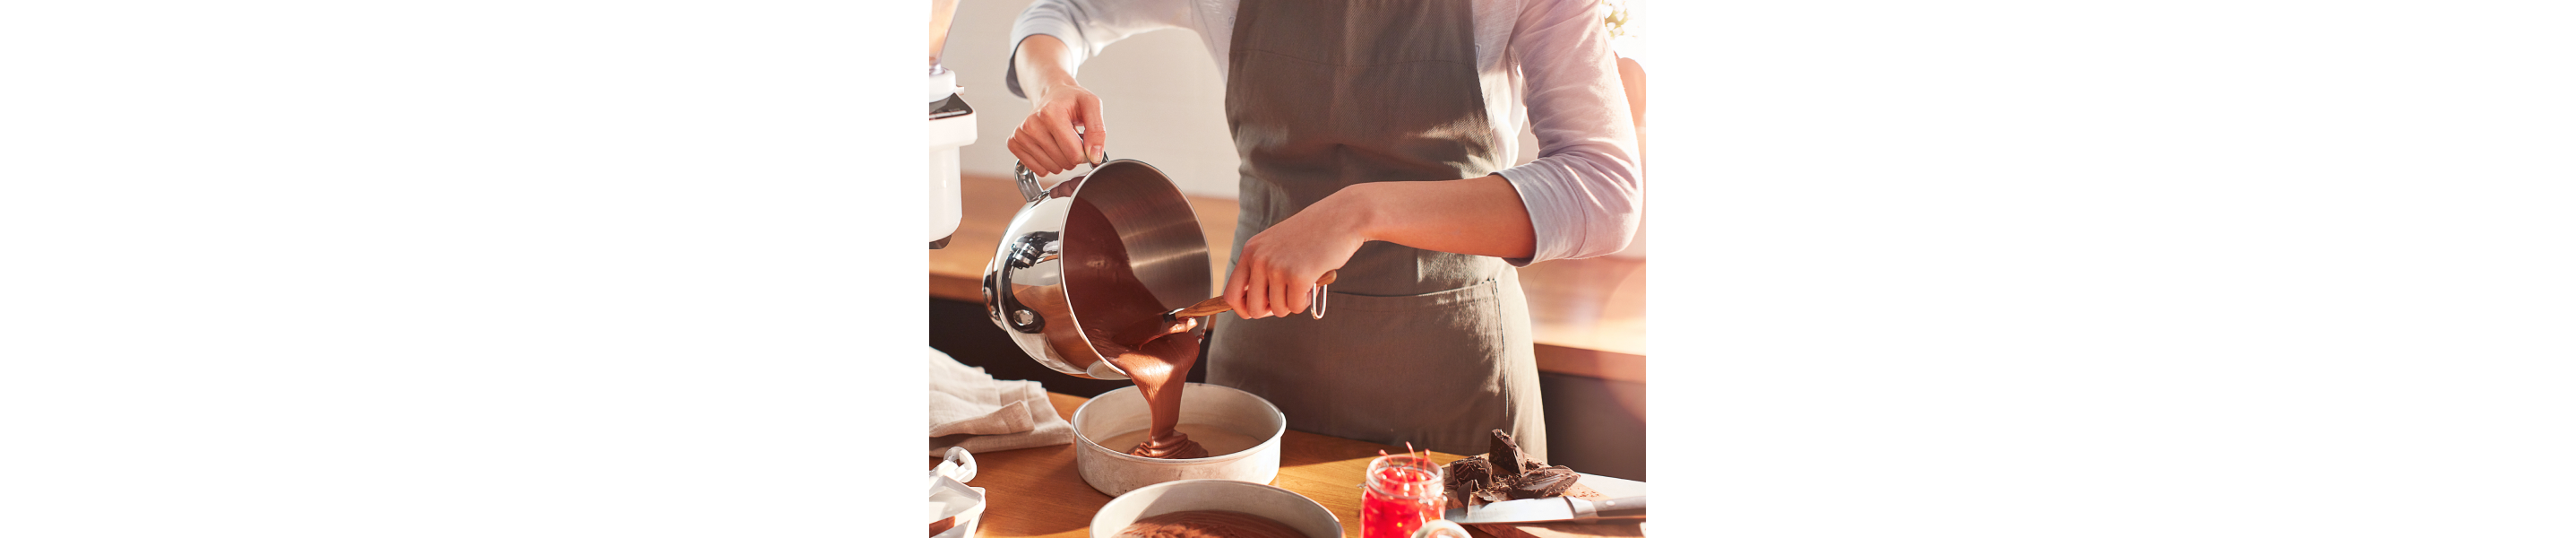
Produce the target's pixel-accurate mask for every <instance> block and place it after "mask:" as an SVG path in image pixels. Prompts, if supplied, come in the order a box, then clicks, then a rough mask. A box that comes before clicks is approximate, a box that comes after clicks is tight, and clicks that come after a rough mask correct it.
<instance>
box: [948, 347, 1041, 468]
mask: <svg viewBox="0 0 2576 538" xmlns="http://www.w3.org/2000/svg"><path fill="white" fill-rule="evenodd" d="M1024 384H1035V382H1028V381H1000V380H996V379H993V376H992V375H989V374H985V373H984V369H982V368H970V367H967V366H966V365H965V364H960V363H958V362H957V359H954V358H950V357H949V356H948V354H946V353H940V352H939V350H937V349H932V350H930V436H931V437H939V436H942V435H956V434H961V433H965V434H975V435H996V434H1005V433H1019V432H1024V431H1029V430H1033V429H1037V423H1036V422H1035V421H1032V420H1030V419H1029V410H1028V409H1026V407H1028V402H1027V401H1026V400H1027V398H1026V397H1025V396H1023V395H1022V392H1023V391H1022V390H1021V385H1024ZM1040 393H1041V394H1043V393H1044V391H1040ZM1038 403H1039V404H1041V405H1043V404H1045V403H1046V402H1045V401H1044V400H1040V401H1039V402H1038ZM968 450H973V449H972V448H969V449H968Z"/></svg>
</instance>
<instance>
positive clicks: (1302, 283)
mask: <svg viewBox="0 0 2576 538" xmlns="http://www.w3.org/2000/svg"><path fill="white" fill-rule="evenodd" d="M1279 283H1280V287H1279V293H1280V295H1279V299H1278V304H1279V315H1282V316H1285V315H1289V314H1295V313H1298V312H1304V311H1306V306H1307V303H1312V302H1314V293H1315V282H1314V281H1313V280H1311V279H1302V278H1297V277H1294V276H1288V275H1281V276H1280V279H1279Z"/></svg>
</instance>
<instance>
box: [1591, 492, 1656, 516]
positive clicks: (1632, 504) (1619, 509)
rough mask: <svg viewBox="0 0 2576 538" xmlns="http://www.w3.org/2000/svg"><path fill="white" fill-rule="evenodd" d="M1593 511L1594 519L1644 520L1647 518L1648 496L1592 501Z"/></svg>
mask: <svg viewBox="0 0 2576 538" xmlns="http://www.w3.org/2000/svg"><path fill="white" fill-rule="evenodd" d="M1592 510H1593V512H1592V517H1593V518H1599V519H1631V518H1643V517H1646V496H1644V495H1638V496H1635V497H1621V498H1617V499H1610V500H1607V501H1592Z"/></svg>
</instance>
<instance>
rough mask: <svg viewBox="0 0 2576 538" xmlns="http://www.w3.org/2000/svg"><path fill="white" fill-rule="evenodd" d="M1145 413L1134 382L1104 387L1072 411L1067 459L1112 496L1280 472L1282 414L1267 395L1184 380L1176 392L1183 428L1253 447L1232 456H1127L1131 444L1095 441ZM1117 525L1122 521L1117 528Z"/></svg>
mask: <svg viewBox="0 0 2576 538" xmlns="http://www.w3.org/2000/svg"><path fill="white" fill-rule="evenodd" d="M1152 421H1153V417H1152V413H1151V412H1150V411H1149V410H1148V409H1146V406H1145V396H1144V393H1143V392H1140V391H1138V390H1136V387H1127V388H1122V389H1118V390H1113V391H1109V392H1107V393H1103V394H1101V395H1100V396H1099V397H1095V398H1092V399H1091V401H1089V402H1084V403H1083V404H1082V407H1081V408H1078V409H1074V410H1073V420H1072V422H1073V434H1074V435H1073V437H1074V441H1073V444H1074V447H1073V463H1074V468H1075V470H1077V471H1079V472H1080V473H1081V474H1082V481H1083V482H1084V483H1087V484H1090V485H1091V489H1096V490H1100V492H1101V493H1105V494H1108V495H1109V496H1112V497H1115V496H1119V495H1124V494H1126V493H1127V492H1129V491H1134V490H1135V489H1136V488H1141V487H1145V486H1150V485H1154V484H1159V483H1163V482H1170V481H1174V480H1190V479H1199V478H1216V479H1225V480H1241V481H1245V482H1255V483H1269V482H1270V480H1271V479H1273V478H1277V477H1278V476H1279V438H1280V437H1281V436H1284V435H1286V434H1287V433H1288V417H1287V416H1286V415H1282V414H1280V413H1279V408H1278V407H1275V406H1272V405H1270V401H1269V400H1263V399H1261V397H1260V396H1254V395H1252V393H1249V392H1244V391H1242V390H1238V389H1235V388H1233V387H1225V386H1218V385H1209V384H1206V383H1190V384H1188V386H1187V387H1186V388H1184V389H1182V390H1181V421H1180V423H1181V424H1182V425H1183V426H1184V428H1183V429H1182V430H1181V431H1182V433H1188V432H1189V431H1190V430H1189V429H1188V427H1191V426H1196V425H1214V426H1216V427H1220V428H1226V429H1231V430H1234V433H1238V434H1242V435H1245V436H1248V437H1252V438H1255V439H1260V440H1261V442H1260V443H1259V444H1255V445H1253V446H1252V448H1247V449H1244V450H1243V451H1241V452H1235V453H1232V454H1217V455H1214V456H1209V457H1205V458H1195V459H1183V460H1167V459H1156V458H1148V457H1143V456H1132V455H1128V454H1127V449H1130V448H1135V447H1133V446H1122V447H1110V446H1103V445H1101V444H1100V441H1101V440H1104V439H1108V438H1110V437H1113V436H1117V435H1120V434H1125V433H1129V432H1134V431H1137V430H1143V429H1145V428H1146V427H1147V426H1150V425H1151V422H1152ZM1122 526H1123V525H1122Z"/></svg>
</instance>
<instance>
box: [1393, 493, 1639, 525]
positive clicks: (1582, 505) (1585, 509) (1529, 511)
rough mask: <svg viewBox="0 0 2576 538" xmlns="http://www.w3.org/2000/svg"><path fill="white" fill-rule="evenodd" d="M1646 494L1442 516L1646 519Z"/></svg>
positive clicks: (1495, 506)
mask: <svg viewBox="0 0 2576 538" xmlns="http://www.w3.org/2000/svg"><path fill="white" fill-rule="evenodd" d="M1645 517H1646V496H1644V495H1638V496H1635V497H1623V498H1618V499H1610V500H1604V501H1591V500H1584V499H1577V498H1573V497H1551V498H1546V499H1524V500H1518V501H1503V502H1498V503H1488V504H1486V505H1484V506H1481V507H1472V508H1451V509H1449V511H1447V512H1444V513H1442V514H1441V518H1442V519H1447V520H1450V521H1455V522H1458V523H1462V524H1467V525H1484V524H1492V523H1528V522H1537V521H1580V520H1593V519H1643V518H1645Z"/></svg>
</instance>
